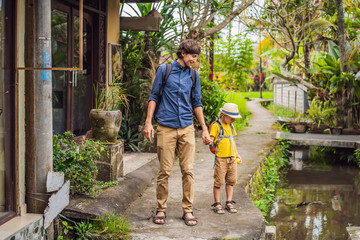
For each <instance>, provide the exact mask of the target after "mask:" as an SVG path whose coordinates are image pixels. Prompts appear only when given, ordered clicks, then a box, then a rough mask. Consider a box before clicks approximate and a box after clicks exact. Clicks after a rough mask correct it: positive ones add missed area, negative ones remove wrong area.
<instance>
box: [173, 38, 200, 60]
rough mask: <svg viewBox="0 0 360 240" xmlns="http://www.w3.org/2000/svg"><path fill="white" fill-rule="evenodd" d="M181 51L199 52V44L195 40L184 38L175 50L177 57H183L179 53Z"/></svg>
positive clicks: (187, 52) (188, 52)
mask: <svg viewBox="0 0 360 240" xmlns="http://www.w3.org/2000/svg"><path fill="white" fill-rule="evenodd" d="M183 52H184V53H186V54H200V52H201V47H200V44H199V43H198V42H196V41H195V40H192V39H186V40H184V41H182V42H181V43H180V45H179V48H178V50H177V51H176V55H177V56H178V58H183V56H182V55H181V53H183Z"/></svg>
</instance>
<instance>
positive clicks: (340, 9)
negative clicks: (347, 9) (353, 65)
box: [335, 0, 348, 72]
mask: <svg viewBox="0 0 360 240" xmlns="http://www.w3.org/2000/svg"><path fill="white" fill-rule="evenodd" d="M335 4H336V10H337V22H338V38H339V50H340V64H341V71H342V72H348V67H347V66H346V65H345V64H346V62H347V56H346V36H345V17H344V5H343V1H342V0H336V1H335Z"/></svg>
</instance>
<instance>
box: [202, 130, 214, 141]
mask: <svg viewBox="0 0 360 240" xmlns="http://www.w3.org/2000/svg"><path fill="white" fill-rule="evenodd" d="M202 140H203V143H204V144H205V145H211V144H212V143H213V141H212V140H211V138H210V134H209V131H208V130H207V129H205V130H203V131H202Z"/></svg>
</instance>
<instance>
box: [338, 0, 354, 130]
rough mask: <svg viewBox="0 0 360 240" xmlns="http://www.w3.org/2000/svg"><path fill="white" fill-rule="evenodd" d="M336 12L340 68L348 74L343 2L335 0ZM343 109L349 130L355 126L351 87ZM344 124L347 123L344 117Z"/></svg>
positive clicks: (347, 92)
mask: <svg viewBox="0 0 360 240" xmlns="http://www.w3.org/2000/svg"><path fill="white" fill-rule="evenodd" d="M335 5H336V10H337V22H338V38H339V50H340V67H341V72H348V71H349V68H348V66H347V65H346V62H347V55H346V35H345V17H344V5H343V1H342V0H335ZM342 98H343V99H342V101H341V103H342V108H343V109H347V121H346V125H347V127H348V128H351V127H352V125H353V119H352V118H353V114H352V107H348V106H349V103H350V102H351V100H352V98H351V86H349V84H347V85H346V94H343V96H342ZM342 119H343V123H345V121H344V120H345V119H344V117H342Z"/></svg>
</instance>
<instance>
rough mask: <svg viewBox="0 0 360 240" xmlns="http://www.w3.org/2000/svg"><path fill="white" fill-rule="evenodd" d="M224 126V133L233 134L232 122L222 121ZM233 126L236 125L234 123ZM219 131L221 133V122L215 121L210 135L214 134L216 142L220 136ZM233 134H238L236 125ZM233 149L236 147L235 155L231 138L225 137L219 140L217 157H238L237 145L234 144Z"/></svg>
mask: <svg viewBox="0 0 360 240" xmlns="http://www.w3.org/2000/svg"><path fill="white" fill-rule="evenodd" d="M222 126H223V128H224V135H229V136H230V135H231V127H230V124H226V123H222ZM233 127H234V125H233ZM219 133H220V126H219V124H217V123H214V124H213V125H212V126H211V131H210V136H213V137H214V138H215V139H214V143H216V141H217V139H218V136H219ZM233 136H236V130H235V127H234V131H233ZM232 141H233V142H234V139H232ZM233 149H234V154H235V156H234V155H233V153H232V150H231V142H230V138H225V137H224V138H223V139H222V140H221V141H220V142H219V145H218V150H217V153H216V156H217V157H236V153H237V152H236V149H235V146H233Z"/></svg>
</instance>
